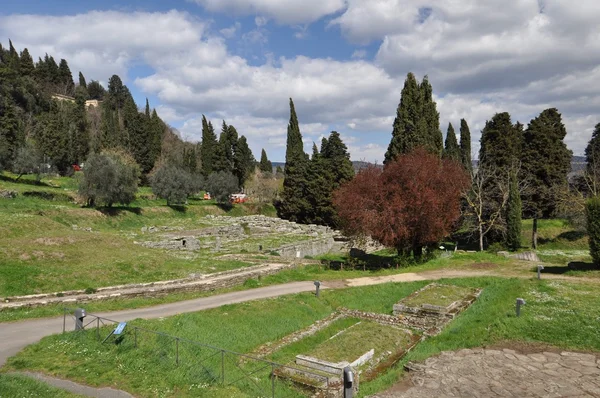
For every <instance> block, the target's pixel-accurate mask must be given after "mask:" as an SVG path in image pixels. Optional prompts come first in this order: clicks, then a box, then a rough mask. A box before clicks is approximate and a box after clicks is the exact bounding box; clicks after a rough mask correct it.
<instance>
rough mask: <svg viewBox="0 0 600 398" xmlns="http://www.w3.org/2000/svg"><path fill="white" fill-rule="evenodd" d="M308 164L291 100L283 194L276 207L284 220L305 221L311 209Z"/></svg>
mask: <svg viewBox="0 0 600 398" xmlns="http://www.w3.org/2000/svg"><path fill="white" fill-rule="evenodd" d="M308 162H309V160H308V156H307V155H306V153H305V152H304V145H303V143H302V134H300V126H299V124H298V117H297V115H296V109H295V107H294V102H293V101H292V99H291V98H290V122H289V124H288V129H287V146H286V151H285V170H284V179H283V192H282V193H281V201H280V202H279V203H277V205H276V208H277V215H278V216H279V217H281V218H283V219H287V220H291V221H299V220H303V219H304V218H305V215H306V213H307V211H308V209H309V208H310V204H309V203H308V201H307V197H306V193H307V185H308V184H307V181H306V175H307V168H308Z"/></svg>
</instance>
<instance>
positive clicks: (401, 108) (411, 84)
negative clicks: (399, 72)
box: [383, 73, 421, 164]
mask: <svg viewBox="0 0 600 398" xmlns="http://www.w3.org/2000/svg"><path fill="white" fill-rule="evenodd" d="M420 103H421V92H420V90H419V83H418V82H417V79H416V78H415V75H413V74H412V73H409V74H408V76H406V80H405V81H404V88H403V89H402V93H401V95H400V103H399V104H398V109H397V110H396V119H395V120H394V129H393V131H392V140H391V142H390V144H389V146H388V149H387V152H386V153H385V160H384V162H383V163H384V164H387V163H389V162H390V161H392V160H394V158H396V156H398V155H399V154H403V153H407V152H410V151H411V150H412V149H413V147H414V146H415V144H417V142H418V132H417V125H418V122H419V119H420V114H421V110H420Z"/></svg>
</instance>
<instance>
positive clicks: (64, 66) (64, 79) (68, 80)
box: [58, 59, 75, 95]
mask: <svg viewBox="0 0 600 398" xmlns="http://www.w3.org/2000/svg"><path fill="white" fill-rule="evenodd" d="M58 80H59V85H60V91H61V92H62V93H63V94H66V95H72V94H73V89H74V87H75V83H73V75H72V74H71V69H70V68H69V64H68V63H67V61H66V60H65V59H61V60H60V64H59V66H58Z"/></svg>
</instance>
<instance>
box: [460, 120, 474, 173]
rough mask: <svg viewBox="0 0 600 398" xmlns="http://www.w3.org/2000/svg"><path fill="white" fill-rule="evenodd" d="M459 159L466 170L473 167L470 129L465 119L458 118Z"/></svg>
mask: <svg viewBox="0 0 600 398" xmlns="http://www.w3.org/2000/svg"><path fill="white" fill-rule="evenodd" d="M460 159H461V162H462V164H463V166H464V167H465V169H467V170H468V171H471V170H472V169H473V161H472V160H471V130H470V129H469V125H468V124H467V121H466V120H465V119H460Z"/></svg>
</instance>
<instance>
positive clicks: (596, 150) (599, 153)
mask: <svg viewBox="0 0 600 398" xmlns="http://www.w3.org/2000/svg"><path fill="white" fill-rule="evenodd" d="M585 161H586V163H587V169H586V171H587V174H588V176H589V177H590V179H591V181H590V182H591V183H592V184H593V185H595V184H596V183H598V182H600V123H598V124H596V126H595V127H594V132H593V133H592V138H591V139H590V141H589V142H588V144H587V146H586V147H585ZM596 192H597V189H593V194H596Z"/></svg>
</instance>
